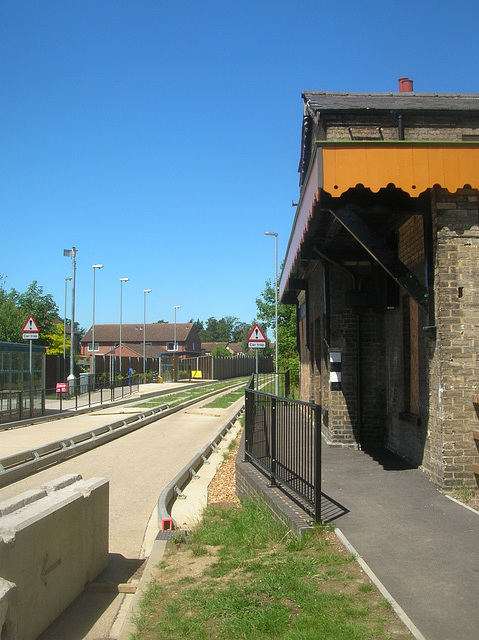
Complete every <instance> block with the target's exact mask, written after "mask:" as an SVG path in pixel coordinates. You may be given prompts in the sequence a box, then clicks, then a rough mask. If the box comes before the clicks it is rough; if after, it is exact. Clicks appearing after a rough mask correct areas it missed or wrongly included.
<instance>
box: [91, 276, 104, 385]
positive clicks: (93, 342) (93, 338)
mask: <svg viewBox="0 0 479 640" xmlns="http://www.w3.org/2000/svg"><path fill="white" fill-rule="evenodd" d="M92 269H93V319H92V325H91V372H92V374H93V385H94V386H95V271H96V269H103V265H102V264H92Z"/></svg>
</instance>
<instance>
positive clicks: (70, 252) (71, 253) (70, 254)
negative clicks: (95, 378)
mask: <svg viewBox="0 0 479 640" xmlns="http://www.w3.org/2000/svg"><path fill="white" fill-rule="evenodd" d="M77 253H78V251H77V250H76V249H75V247H72V248H71V249H63V255H64V257H65V258H71V259H72V315H71V320H70V325H71V326H70V329H71V333H70V375H69V376H68V378H67V380H68V381H69V386H70V385H71V386H72V387H74V386H75V383H74V380H75V374H74V373H73V365H74V362H73V356H74V352H75V345H74V343H75V275H76V260H75V258H76V255H77Z"/></svg>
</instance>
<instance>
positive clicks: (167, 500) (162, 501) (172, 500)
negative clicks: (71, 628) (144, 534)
mask: <svg viewBox="0 0 479 640" xmlns="http://www.w3.org/2000/svg"><path fill="white" fill-rule="evenodd" d="M243 411H244V404H243V405H242V406H241V408H240V409H238V410H237V411H235V413H234V415H233V416H232V417H231V418H230V419H229V420H227V421H226V423H225V424H224V425H223V427H222V428H221V429H220V430H219V431H218V433H217V434H216V435H215V437H214V438H213V439H212V440H210V442H209V443H208V444H207V445H206V446H205V447H203V449H202V450H201V451H200V452H199V453H198V454H197V455H196V456H195V457H194V458H193V459H192V460H191V461H190V462H189V463H188V464H187V465H185V467H184V468H183V469H182V470H181V471H180V472H179V473H178V474H177V476H176V477H175V478H174V479H173V480H172V481H171V482H170V483H169V484H168V486H167V487H165V489H164V490H163V491H162V493H161V495H160V497H159V498H158V503H157V509H156V512H157V522H158V527H159V529H160V530H159V532H158V534H157V536H156V538H155V540H154V542H153V546H152V548H151V552H150V554H149V557H148V560H147V562H146V565H145V569H144V571H143V574H142V576H141V579H140V582H139V584H138V588H137V590H136V593H135V595H134V596H133V599H132V602H131V605H130V607H129V609H128V611H127V612H126V615H125V617H124V622H123V625H122V627H121V630H120V633H119V635H118V640H129V638H130V637H131V634H132V633H134V632H135V625H134V622H133V620H134V617H135V614H136V613H137V612H138V610H139V603H140V600H141V598H142V596H143V594H144V593H145V591H146V590H147V588H148V586H149V584H150V582H151V580H152V577H153V572H154V568H155V567H156V565H157V564H158V563H159V562H160V561H161V559H162V557H163V554H164V552H165V549H166V545H167V542H168V540H169V539H171V538H173V537H174V536H175V535H178V534H181V533H182V531H183V530H182V529H176V528H172V529H167V530H162V523H163V522H164V521H165V520H166V521H170V522H171V523H172V525H173V527H175V521H174V519H173V518H172V510H173V508H174V506H175V504H176V501H177V499H178V496H179V494H178V492H177V491H176V490H175V488H176V487H177V488H178V489H180V492H181V491H183V490H184V489H185V488H186V487H187V486H188V485H189V484H190V482H191V481H192V480H193V479H194V476H193V474H192V473H191V470H193V471H194V472H195V473H197V472H198V471H199V470H200V469H201V468H202V467H203V465H205V464H209V460H208V458H210V457H211V456H212V454H213V453H215V450H216V449H217V448H218V447H217V445H218V444H219V443H221V442H222V441H223V440H224V439H225V436H226V435H227V434H228V433H229V432H231V431H232V430H233V428H234V423H235V422H236V421H237V419H238V418H239V416H240V415H241V413H242V412H243ZM238 428H239V427H238ZM215 472H216V469H214V468H213V469H211V474H210V475H211V476H214V474H215ZM189 497H190V496H189ZM193 501H194V498H193ZM192 506H193V508H194V509H195V511H196V513H197V516H198V518H199V517H200V515H201V514H200V512H201V510H202V509H201V508H200V507H201V506H202V505H198V504H196V505H192Z"/></svg>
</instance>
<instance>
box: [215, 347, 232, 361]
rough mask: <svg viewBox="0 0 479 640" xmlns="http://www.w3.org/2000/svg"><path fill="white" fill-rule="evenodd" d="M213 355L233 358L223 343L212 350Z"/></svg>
mask: <svg viewBox="0 0 479 640" xmlns="http://www.w3.org/2000/svg"><path fill="white" fill-rule="evenodd" d="M211 355H212V356H222V357H223V358H231V353H230V352H229V351H228V349H227V348H226V347H224V346H223V345H218V346H217V347H215V348H214V349H213V351H212V352H211Z"/></svg>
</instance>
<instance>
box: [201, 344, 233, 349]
mask: <svg viewBox="0 0 479 640" xmlns="http://www.w3.org/2000/svg"><path fill="white" fill-rule="evenodd" d="M227 345H228V343H227V342H202V343H201V348H202V349H203V351H213V349H216V347H226V346H227Z"/></svg>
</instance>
